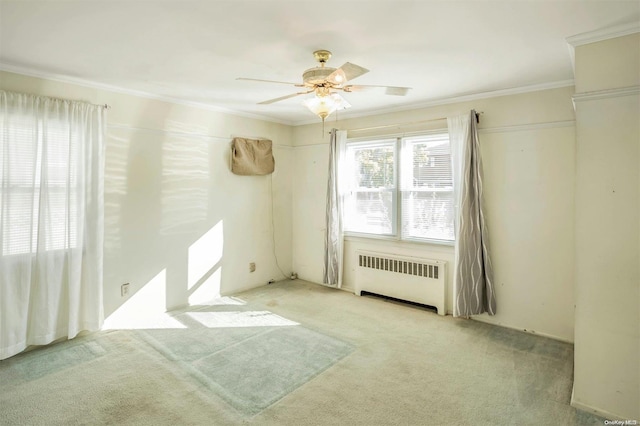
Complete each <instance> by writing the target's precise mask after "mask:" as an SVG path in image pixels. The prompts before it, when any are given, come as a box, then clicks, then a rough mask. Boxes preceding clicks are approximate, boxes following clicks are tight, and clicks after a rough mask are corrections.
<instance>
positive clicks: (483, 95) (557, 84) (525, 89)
mask: <svg viewBox="0 0 640 426" xmlns="http://www.w3.org/2000/svg"><path fill="white" fill-rule="evenodd" d="M573 85H574V81H573V80H561V81H554V82H550V83H541V84H532V85H528V86H520V87H512V88H509V89H499V90H492V91H488V92H478V93H472V94H468V95H461V96H455V97H451V98H441V99H435V100H432V101H427V102H419V103H414V104H410V105H403V106H398V107H392V108H384V109H379V110H375V111H367V112H362V113H354V114H349V113H345V112H342V113H341V114H342V117H340V120H349V119H352V118H360V117H370V116H373V115H380V114H389V113H393V112H402V111H410V110H416V109H421V108H430V107H435V106H441V105H448V104H456V103H461V102H471V101H476V100H479V99H488V98H497V97H500V96H510V95H519V94H523V93H530V92H539V91H541V90H551V89H559V88H562V87H569V86H573ZM317 123H318V120H317V119H316V120H304V121H297V122H294V123H293V126H303V125H306V124H317Z"/></svg>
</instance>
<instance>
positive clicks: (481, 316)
mask: <svg viewBox="0 0 640 426" xmlns="http://www.w3.org/2000/svg"><path fill="white" fill-rule="evenodd" d="M470 319H472V320H473V321H478V322H482V323H485V324H491V325H495V326H496V327H504V328H509V329H511V330H517V331H520V332H523V333H528V334H534V335H536V336H542V337H548V338H549V339H553V340H558V341H560V342H565V343H570V344H572V345H573V344H574V342H573V341H572V340H569V339H565V338H563V337H559V336H555V335H553V334H548V333H540V332H538V331H535V330H532V329H527V328H521V327H517V326H514V325H507V324H503V323H500V322H494V321H490V320H489V317H488V316H486V315H484V314H479V315H472V316H471V317H470Z"/></svg>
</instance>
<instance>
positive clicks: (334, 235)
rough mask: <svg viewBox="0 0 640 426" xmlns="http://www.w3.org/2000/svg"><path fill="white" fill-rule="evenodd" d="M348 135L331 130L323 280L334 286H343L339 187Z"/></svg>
mask: <svg viewBox="0 0 640 426" xmlns="http://www.w3.org/2000/svg"><path fill="white" fill-rule="evenodd" d="M345 137H346V135H345V133H344V132H339V131H337V130H336V129H332V130H331V140H330V142H329V178H328V181H327V211H326V225H327V226H326V233H325V241H324V277H323V282H324V283H325V284H328V285H330V286H333V287H338V288H340V287H341V286H342V251H343V233H342V197H341V194H340V190H339V187H338V179H339V176H338V175H339V173H338V171H339V169H340V162H341V161H342V160H341V158H342V156H341V149H342V148H341V145H343V144H344V139H345Z"/></svg>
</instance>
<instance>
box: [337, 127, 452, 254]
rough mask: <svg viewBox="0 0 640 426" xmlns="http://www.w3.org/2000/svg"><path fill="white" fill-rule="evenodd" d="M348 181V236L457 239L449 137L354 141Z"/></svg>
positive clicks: (349, 155) (345, 188)
mask: <svg viewBox="0 0 640 426" xmlns="http://www.w3.org/2000/svg"><path fill="white" fill-rule="evenodd" d="M344 161H345V164H344V168H343V170H345V174H346V176H344V177H343V179H341V182H343V194H344V195H345V196H344V216H345V223H344V229H345V231H346V232H347V233H354V234H366V235H375V236H382V237H390V238H396V239H403V240H417V241H444V242H451V241H453V240H454V230H453V226H454V225H453V219H454V212H453V177H452V173H451V151H450V147H449V136H448V135H447V134H446V133H444V134H435V135H424V136H415V137H406V138H393V139H381V140H369V141H348V142H347V145H346V150H345V159H344Z"/></svg>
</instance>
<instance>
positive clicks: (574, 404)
mask: <svg viewBox="0 0 640 426" xmlns="http://www.w3.org/2000/svg"><path fill="white" fill-rule="evenodd" d="M574 387H575V384H574ZM574 392H575V389H574V388H571V403H570V405H571V406H572V407H573V408H575V409H578V410H582V411H585V412H587V413H591V414H595V415H596V416H599V417H604V418H606V419H608V420H621V421H624V420H631V419H625V418H622V417H620V416H617V415H615V414H613V413H610V412H608V411H606V410H602V409H600V408H595V407H592V406H590V405H586V404H583V403H582V402H580V401H576V399H575V393H574Z"/></svg>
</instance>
